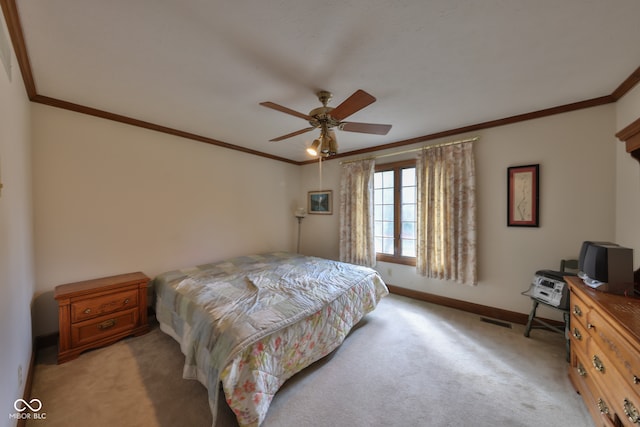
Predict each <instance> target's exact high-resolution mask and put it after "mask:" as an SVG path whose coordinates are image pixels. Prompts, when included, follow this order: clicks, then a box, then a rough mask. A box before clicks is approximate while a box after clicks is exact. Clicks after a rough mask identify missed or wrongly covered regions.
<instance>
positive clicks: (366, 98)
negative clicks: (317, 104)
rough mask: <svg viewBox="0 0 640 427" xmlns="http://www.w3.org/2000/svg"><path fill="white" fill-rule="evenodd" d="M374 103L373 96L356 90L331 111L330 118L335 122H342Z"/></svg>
mask: <svg viewBox="0 0 640 427" xmlns="http://www.w3.org/2000/svg"><path fill="white" fill-rule="evenodd" d="M375 101H376V99H375V98H374V97H373V95H369V94H368V93H367V92H365V91H363V90H362V89H358V90H357V91H355V92H354V93H353V95H351V96H350V97H348V98H347V99H345V100H344V101H342V104H340V105H338V106H337V107H336V108H334V109H333V111H331V117H333V118H334V119H336V120H342V119H344V118H346V117H349V116H350V115H352V114H353V113H355V112H356V111H360V110H362V109H363V108H364V107H366V106H367V105H369V104H372V103H374V102H375Z"/></svg>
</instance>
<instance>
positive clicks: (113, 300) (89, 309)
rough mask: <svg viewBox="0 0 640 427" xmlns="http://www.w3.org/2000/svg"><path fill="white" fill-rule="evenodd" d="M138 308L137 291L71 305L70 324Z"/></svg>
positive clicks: (90, 299) (104, 296)
mask: <svg viewBox="0 0 640 427" xmlns="http://www.w3.org/2000/svg"><path fill="white" fill-rule="evenodd" d="M137 306H138V289H137V288H135V289H131V290H129V291H126V292H118V293H114V294H109V295H103V296H100V297H95V298H89V299H85V300H82V301H78V302H73V303H71V323H76V322H80V321H83V320H88V319H92V318H94V317H98V316H102V315H103V314H107V313H113V312H115V311H119V310H126V309H128V308H134V307H137Z"/></svg>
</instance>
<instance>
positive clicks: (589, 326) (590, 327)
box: [587, 323, 595, 329]
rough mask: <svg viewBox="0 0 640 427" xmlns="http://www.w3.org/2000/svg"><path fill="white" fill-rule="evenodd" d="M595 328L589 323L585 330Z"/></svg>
mask: <svg viewBox="0 0 640 427" xmlns="http://www.w3.org/2000/svg"><path fill="white" fill-rule="evenodd" d="M593 328H595V326H593V325H592V324H591V323H587V329H593Z"/></svg>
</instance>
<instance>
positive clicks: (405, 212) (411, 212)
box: [402, 205, 416, 221]
mask: <svg viewBox="0 0 640 427" xmlns="http://www.w3.org/2000/svg"><path fill="white" fill-rule="evenodd" d="M402 220H403V221H415V220H416V205H402Z"/></svg>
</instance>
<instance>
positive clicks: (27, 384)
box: [16, 344, 37, 427]
mask: <svg viewBox="0 0 640 427" xmlns="http://www.w3.org/2000/svg"><path fill="white" fill-rule="evenodd" d="M36 352H37V350H36V348H35V344H34V345H33V346H32V348H31V358H30V359H29V369H27V378H25V380H24V392H23V393H22V399H24V401H25V402H29V401H30V400H31V385H32V384H33V370H34V369H35V366H36ZM26 425H27V420H26V419H24V418H18V422H17V423H16V427H26Z"/></svg>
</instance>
